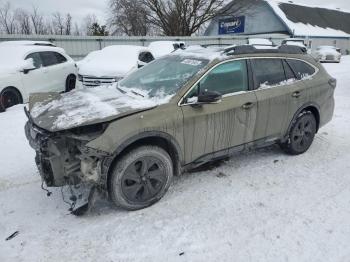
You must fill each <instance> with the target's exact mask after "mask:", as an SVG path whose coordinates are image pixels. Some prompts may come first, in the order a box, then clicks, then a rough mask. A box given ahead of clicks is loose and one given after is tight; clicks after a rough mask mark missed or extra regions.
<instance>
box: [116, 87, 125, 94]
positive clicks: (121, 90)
mask: <svg viewBox="0 0 350 262" xmlns="http://www.w3.org/2000/svg"><path fill="white" fill-rule="evenodd" d="M117 89H118V91H120V92H121V93H123V94H126V91H125V90H123V89H121V88H119V87H117Z"/></svg>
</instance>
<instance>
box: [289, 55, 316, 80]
mask: <svg viewBox="0 0 350 262" xmlns="http://www.w3.org/2000/svg"><path fill="white" fill-rule="evenodd" d="M286 61H287V63H288V65H290V67H291V68H292V70H293V71H294V73H295V75H296V77H297V79H298V80H301V79H303V78H305V77H308V76H312V75H313V74H315V72H316V70H315V68H314V67H312V66H311V65H309V64H308V63H306V62H303V61H301V60H294V59H287V60H286Z"/></svg>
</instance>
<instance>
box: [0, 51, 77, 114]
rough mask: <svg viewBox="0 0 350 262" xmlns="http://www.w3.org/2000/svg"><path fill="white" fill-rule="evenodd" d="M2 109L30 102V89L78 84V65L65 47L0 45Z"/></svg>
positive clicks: (57, 88) (64, 88) (48, 89)
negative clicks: (66, 51)
mask: <svg viewBox="0 0 350 262" xmlns="http://www.w3.org/2000/svg"><path fill="white" fill-rule="evenodd" d="M0 61H1V63H0V111H4V110H5V109H6V108H8V107H11V106H14V105H16V104H21V103H26V102H28V99H29V95H30V94H31V93H40V92H65V91H70V90H72V89H73V88H75V82H76V75H77V67H76V64H75V62H74V61H73V59H72V58H70V57H69V56H68V55H67V54H66V53H65V51H64V50H63V49H62V48H59V47H53V46H42V45H16V44H14V45H10V44H6V45H0Z"/></svg>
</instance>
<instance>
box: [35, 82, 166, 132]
mask: <svg viewBox="0 0 350 262" xmlns="http://www.w3.org/2000/svg"><path fill="white" fill-rule="evenodd" d="M167 101H168V100H164V99H163V100H159V99H156V98H147V97H141V96H138V95H134V94H132V93H130V94H129V93H124V92H121V91H119V90H117V89H116V85H111V86H108V87H106V86H104V87H97V88H91V89H81V90H74V91H71V92H69V93H65V94H57V93H46V94H34V95H33V96H31V98H30V117H31V118H32V120H33V121H34V123H35V124H36V125H37V126H39V127H40V128H43V129H45V130H48V131H51V132H56V131H63V130H68V129H72V128H75V127H79V126H87V125H91V124H97V123H102V122H107V121H111V120H113V119H116V118H119V117H122V116H125V115H129V114H133V113H136V112H140V111H144V110H147V109H150V108H153V107H155V106H157V105H159V104H160V103H165V102H167Z"/></svg>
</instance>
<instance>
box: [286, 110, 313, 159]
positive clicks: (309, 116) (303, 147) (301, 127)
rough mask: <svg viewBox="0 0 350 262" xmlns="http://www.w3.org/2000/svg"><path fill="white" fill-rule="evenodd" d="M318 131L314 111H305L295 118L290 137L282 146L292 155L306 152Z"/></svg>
mask: <svg viewBox="0 0 350 262" xmlns="http://www.w3.org/2000/svg"><path fill="white" fill-rule="evenodd" d="M316 131H317V123H316V118H315V116H314V114H313V113H311V112H309V111H307V112H306V111H304V112H302V113H300V114H299V116H298V117H297V118H296V119H295V120H294V122H293V124H292V128H291V129H290V132H289V137H288V140H287V142H286V143H284V144H281V148H282V149H283V150H284V151H285V152H286V153H288V154H290V155H300V154H303V153H305V152H306V151H307V150H308V149H309V148H310V146H311V145H312V142H313V140H314V138H315V134H316Z"/></svg>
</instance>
